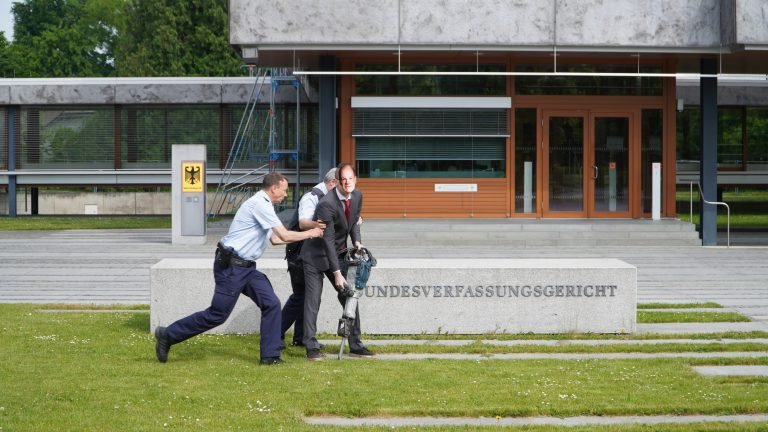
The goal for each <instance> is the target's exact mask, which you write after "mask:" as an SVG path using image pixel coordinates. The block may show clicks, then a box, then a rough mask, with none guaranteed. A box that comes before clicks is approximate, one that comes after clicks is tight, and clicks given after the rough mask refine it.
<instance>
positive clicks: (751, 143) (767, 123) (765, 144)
mask: <svg viewBox="0 0 768 432" xmlns="http://www.w3.org/2000/svg"><path fill="white" fill-rule="evenodd" d="M746 120H747V121H746V125H747V131H746V132H747V133H746V137H747V169H749V170H755V171H768V108H747V119H746Z"/></svg>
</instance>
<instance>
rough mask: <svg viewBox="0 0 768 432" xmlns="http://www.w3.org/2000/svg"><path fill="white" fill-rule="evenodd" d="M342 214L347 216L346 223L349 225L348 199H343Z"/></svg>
mask: <svg viewBox="0 0 768 432" xmlns="http://www.w3.org/2000/svg"><path fill="white" fill-rule="evenodd" d="M344 215H346V216H347V225H349V200H348V199H345V200H344Z"/></svg>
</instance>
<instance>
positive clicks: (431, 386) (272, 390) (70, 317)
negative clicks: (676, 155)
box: [0, 304, 768, 432]
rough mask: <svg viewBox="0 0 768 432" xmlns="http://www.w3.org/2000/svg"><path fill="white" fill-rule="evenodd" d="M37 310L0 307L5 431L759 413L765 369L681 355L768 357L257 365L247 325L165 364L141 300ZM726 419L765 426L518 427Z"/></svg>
mask: <svg viewBox="0 0 768 432" xmlns="http://www.w3.org/2000/svg"><path fill="white" fill-rule="evenodd" d="M39 308H40V306H39V305H8V304H6V305H0V321H1V322H2V323H3V324H2V325H0V358H2V361H0V389H2V391H0V430H2V431H3V432H6V431H54V430H55V431H112V430H130V431H145V430H146V431H155V430H182V431H188V430H216V431H220V430H247V431H279V430H285V431H302V430H306V431H310V430H311V431H330V430H338V428H337V427H310V426H307V425H305V424H304V422H303V421H302V416H305V415H335V416H345V417H350V416H449V417H456V416H470V417H476V416H486V417H494V416H502V417H505V416H539V415H545V416H574V415H627V414H637V415H653V414H736V413H742V414H745V413H764V412H768V380H766V379H764V378H739V379H728V378H725V379H723V378H705V377H702V376H699V375H698V374H696V373H695V372H693V371H692V370H691V369H690V365H692V364H761V365H768V358H757V359H715V360H705V359H698V360H694V359H652V360H583V361H565V360H529V361H528V360H527V361H503V360H483V361H471V360H461V361H459V360H423V361H384V360H381V361H377V360H345V361H338V360H336V359H334V358H329V359H328V360H327V361H325V362H320V363H310V362H307V361H306V360H305V359H304V352H303V350H301V349H297V348H289V349H288V350H287V351H285V353H284V355H283V357H284V358H285V359H286V361H287V362H288V363H287V364H285V365H281V366H274V367H260V366H257V365H256V362H257V360H258V337H257V336H255V335H226V336H217V335H211V336H200V337H196V338H193V339H191V340H189V341H187V342H184V343H182V344H179V345H176V346H174V347H173V349H172V350H171V355H170V360H169V362H168V363H166V364H161V363H158V362H157V360H156V359H155V357H154V339H153V337H152V336H151V335H150V334H149V332H148V328H149V314H147V313H146V312H114V313H104V312H100V313H79V312H76V313H72V312H68V313H67V312H39V311H38V309H39ZM742 348H744V347H742ZM328 349H329V350H330V351H333V350H332V349H331V348H330V347H329V348H328ZM403 349H404V350H408V349H410V348H409V347H404V348H403ZM734 427H736V429H738V430H748V431H757V430H765V429H764V427H765V425H763V426H762V427H763V429H761V426H760V425H754V424H747V425H743V427H742V425H738V426H736V425H733V424H730V425H707V426H702V425H694V426H669V427H667V426H663V427H658V426H657V427H654V428H649V427H642V426H632V427H624V428H617V427H615V426H612V427H607V428H595V427H589V428H576V429H574V428H562V429H558V428H551V427H541V428H525V429H524V430H562V431H578V430H581V431H586V430H603V431H608V430H622V431H641V430H643V431H646V430H675V431H677V430H679V431H694V430H696V431H698V430H734V429H733V428H734ZM366 430H390V429H389V428H384V427H381V428H366ZM431 430H457V431H458V430H468V429H467V428H465V427H460V428H449V427H441V428H434V429H431ZM469 430H471V429H469ZM475 430H481V429H480V428H478V429H475ZM482 430H488V429H482Z"/></svg>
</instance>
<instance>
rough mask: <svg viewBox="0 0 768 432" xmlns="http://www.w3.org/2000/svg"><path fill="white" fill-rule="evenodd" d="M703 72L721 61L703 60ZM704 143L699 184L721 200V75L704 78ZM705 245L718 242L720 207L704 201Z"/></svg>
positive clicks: (708, 195) (706, 196)
mask: <svg viewBox="0 0 768 432" xmlns="http://www.w3.org/2000/svg"><path fill="white" fill-rule="evenodd" d="M701 73H702V74H716V73H717V60H715V59H702V60H701ZM700 81H701V82H700V87H699V89H700V90H699V91H700V96H701V99H700V100H701V120H700V122H701V123H700V131H701V145H700V146H699V147H700V153H699V161H700V167H699V184H701V191H702V194H703V195H704V199H706V200H707V201H710V202H712V201H717V78H701V79H700ZM700 215H701V217H700V219H699V220H700V221H701V231H700V233H701V244H702V245H703V246H715V245H717V207H716V206H714V205H709V204H704V203H703V202H701V214H700Z"/></svg>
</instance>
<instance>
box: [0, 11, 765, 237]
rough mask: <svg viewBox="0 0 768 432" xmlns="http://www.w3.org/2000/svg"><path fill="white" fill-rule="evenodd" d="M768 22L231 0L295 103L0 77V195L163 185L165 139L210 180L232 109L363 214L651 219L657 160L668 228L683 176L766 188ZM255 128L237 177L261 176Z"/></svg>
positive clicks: (201, 87)
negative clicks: (197, 147)
mask: <svg viewBox="0 0 768 432" xmlns="http://www.w3.org/2000/svg"><path fill="white" fill-rule="evenodd" d="M766 16H768V5H766V4H765V2H764V1H761V0H698V1H679V0H648V1H643V2H635V1H631V0H612V1H610V2H606V1H601V0H580V1H568V0H551V1H534V0H517V1H501V0H482V1H481V0H450V1H434V0H382V1H376V2H373V1H367V0H327V1H324V2H314V1H309V0H285V1H281V2H279V3H276V2H271V1H265V0H230V42H231V43H232V44H233V45H234V46H235V47H237V48H238V49H240V50H241V52H242V55H243V58H244V61H245V62H246V63H248V64H250V65H254V66H255V67H257V68H272V67H280V68H288V69H290V70H291V71H292V72H291V73H295V74H296V75H295V76H298V77H300V81H301V83H302V84H301V89H302V91H301V106H300V108H296V107H295V105H294V96H293V93H292V91H291V90H290V89H285V90H278V93H279V94H275V96H274V97H276V98H277V100H278V101H279V104H280V110H279V112H274V110H270V109H269V107H268V102H269V100H270V99H271V98H272V97H273V95H272V93H270V92H271V88H272V87H271V86H269V85H267V86H264V88H263V89H262V92H260V93H259V94H258V95H256V100H258V101H259V102H260V105H259V107H258V109H257V110H256V113H255V115H253V116H250V120H247V119H248V118H249V116H247V115H244V114H246V113H245V110H246V106H247V105H246V104H247V103H248V101H249V98H250V97H251V95H250V93H251V92H253V91H254V89H255V88H256V86H255V81H256V79H255V78H252V77H249V78H245V77H244V78H199V79H191V78H186V79H179V78H136V79H59V80H54V79H52V80H22V79H5V80H0V191H2V192H5V193H4V194H0V199H1V198H2V196H3V195H5V197H11V196H16V198H19V197H18V196H17V193H18V194H21V193H23V194H30V195H32V196H34V195H35V194H36V191H37V190H38V189H40V188H45V187H59V186H73V187H74V186H78V187H79V186H85V187H98V188H102V189H103V188H110V189H112V190H120V189H121V188H128V187H134V188H136V187H138V188H142V187H156V186H164V185H169V184H170V171H171V167H170V147H171V146H172V145H173V144H206V145H207V146H208V161H207V168H208V176H207V179H208V182H209V185H212V186H215V184H216V183H217V182H218V181H219V179H220V178H221V176H222V175H223V173H224V171H225V170H226V169H227V159H228V155H229V153H230V150H231V148H232V147H233V145H234V144H235V143H236V141H237V133H238V130H239V129H240V128H241V126H242V123H243V121H244V119H246V120H247V121H253V122H256V123H258V122H261V123H264V122H266V121H267V118H268V117H269V116H277V117H278V118H279V119H280V120H281V121H280V122H279V124H280V125H282V126H279V127H278V128H277V129H278V132H279V134H280V137H279V141H280V142H282V143H283V144H284V145H285V147H292V146H294V145H295V143H296V140H297V137H298V140H299V146H300V148H301V151H300V152H299V157H298V161H293V160H291V159H290V158H283V159H281V160H278V161H275V162H274V163H273V164H272V167H271V168H273V169H278V170H281V171H283V172H285V173H286V174H287V175H289V176H290V177H291V180H292V182H293V181H294V180H296V181H297V182H299V183H301V184H303V185H311V184H313V183H315V182H316V181H317V178H318V177H319V176H320V174H321V173H323V172H325V171H326V170H327V169H328V168H330V167H331V166H334V165H335V164H336V163H338V162H340V161H350V162H352V163H354V164H355V166H356V167H357V169H358V173H359V176H360V178H361V179H360V187H361V188H362V189H364V190H365V196H366V216H367V217H509V218H574V217H575V218H648V217H650V213H651V207H652V200H651V184H652V181H651V167H652V164H653V163H655V162H658V163H661V166H662V176H661V177H662V194H661V195H662V202H661V208H662V214H663V215H664V216H666V217H672V216H674V215H675V188H676V185H679V184H681V183H684V182H689V181H695V182H697V183H700V184H701V187H702V189H703V191H704V194H705V196H706V197H707V199H708V200H710V201H714V200H715V199H716V191H717V187H718V185H741V184H751V185H755V184H756V185H766V184H768V180H767V179H768V144H767V143H768V81H766V79H765V78H766V75H765V73H766V72H768V51H766V50H768V22H766V18H765V17H766ZM283 92H285V93H283ZM297 112H298V120H299V121H298V122H297V121H296V120H297V117H296V113H297ZM297 123H299V126H298V127H296V128H294V127H293V125H294V124H297ZM254 130H256V131H257V132H256V134H262V135H260V136H258V137H256V138H255V139H254V143H255V144H254V145H253V146H252V148H250V149H249V153H248V157H246V158H244V159H242V160H239V161H238V165H237V166H236V168H237V169H238V170H239V171H238V172H239V173H240V174H243V175H246V174H248V173H251V175H252V176H253V177H256V175H257V174H258V173H255V174H254V171H253V170H254V169H255V168H257V167H258V166H260V164H262V163H263V162H264V161H265V160H268V159H269V155H268V154H267V153H268V150H267V149H266V144H265V143H266V141H267V140H266V139H265V138H264V137H263V134H264V131H265V130H266V128H265V127H261V128H256V129H254ZM296 163H298V164H299V165H300V168H301V174H299V175H297V174H295V173H296V170H295V167H296ZM8 201H9V202H7V203H6V206H3V207H5V208H6V209H8V211H7V214H11V213H14V212H13V211H11V207H12V206H13V203H12V202H10V201H13V202H16V200H14V199H10V200H8ZM24 202H27V201H24ZM29 202H32V203H34V202H35V200H34V198H31V199H30V200H29ZM26 210H27V209H25V211H26ZM711 210H712V214H714V208H712V209H711ZM20 212H21V211H20ZM32 213H35V212H32ZM712 214H710V216H712ZM710 216H707V214H706V213H705V215H704V218H703V221H704V225H705V229H706V227H707V226H708V222H707V220H708V219H707V218H708V217H710ZM712 217H713V216H712ZM710 225H711V226H712V228H714V224H710ZM705 243H706V242H705Z"/></svg>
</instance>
